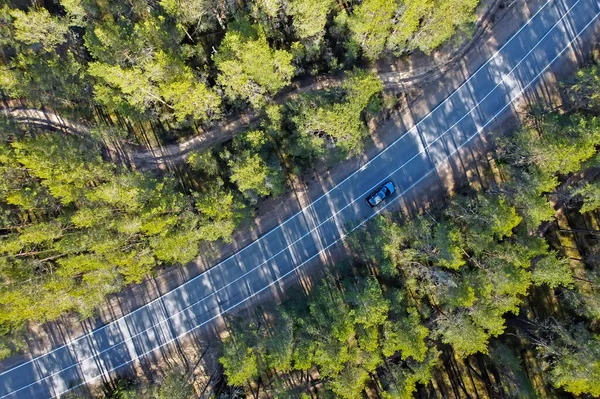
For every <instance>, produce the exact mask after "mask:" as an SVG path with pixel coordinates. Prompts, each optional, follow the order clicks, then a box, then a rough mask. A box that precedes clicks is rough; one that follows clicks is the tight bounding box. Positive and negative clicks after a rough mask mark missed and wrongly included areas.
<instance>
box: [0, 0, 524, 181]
mask: <svg viewBox="0 0 600 399" xmlns="http://www.w3.org/2000/svg"><path fill="white" fill-rule="evenodd" d="M509 1H511V0H484V1H482V5H481V6H480V8H479V10H478V15H479V18H478V22H477V23H476V26H475V30H474V34H473V35H472V37H471V38H470V39H469V40H466V41H463V42H462V43H461V44H460V45H459V46H458V48H452V47H451V46H452V44H447V45H445V46H443V47H442V49H440V50H439V51H436V52H434V53H433V54H432V55H431V56H426V55H424V54H420V53H418V54H416V55H413V56H410V57H403V58H402V59H384V60H382V61H380V62H378V63H377V64H376V65H374V66H373V67H372V71H373V72H375V73H377V74H378V75H379V77H380V79H381V80H382V81H383V84H384V87H385V89H386V90H387V91H389V92H392V93H395V92H404V93H407V92H409V91H410V90H412V89H414V88H415V87H416V86H422V85H424V84H426V83H428V82H431V81H433V80H435V79H438V78H439V77H440V76H442V75H443V74H444V73H445V72H447V71H448V70H449V69H451V68H453V67H454V66H456V64H457V63H458V62H460V60H461V59H462V58H463V57H464V55H465V54H466V53H468V52H469V51H470V50H471V49H472V48H474V47H477V45H478V44H480V41H481V38H482V37H483V36H485V34H486V32H488V33H489V32H490V31H491V28H492V27H493V26H494V25H495V23H496V22H497V21H498V20H499V19H502V18H503V17H504V16H505V15H506V13H507V12H509V11H510V10H511V8H513V7H514V5H515V4H516V2H515V1H512V2H510V3H509ZM342 79H343V74H337V75H331V76H323V77H315V78H306V79H303V80H300V81H297V82H293V83H292V85H291V86H290V87H288V88H287V89H286V90H284V92H282V93H280V94H279V95H277V96H276V97H275V99H274V100H275V102H277V103H280V104H281V103H285V102H287V101H290V100H292V99H293V98H294V97H297V96H298V95H299V94H301V93H305V92H310V91H317V90H322V89H325V88H327V87H331V86H335V85H339V84H340V83H341V80H342ZM6 105H8V104H6ZM0 112H1V113H3V114H4V115H8V116H11V117H12V118H13V119H14V120H15V121H17V122H19V123H23V124H29V125H33V126H36V127H41V128H52V129H56V130H60V131H64V132H65V133H69V134H77V135H86V134H88V133H89V129H90V128H89V127H88V126H86V125H84V124H80V123H74V122H71V121H67V120H64V119H63V118H61V117H60V115H58V114H57V113H55V112H54V111H52V110H40V109H32V108H24V107H11V106H5V107H4V108H0ZM259 121H260V116H259V115H257V113H256V112H253V111H249V112H246V113H243V114H241V115H234V116H231V117H229V118H226V119H223V120H221V121H219V122H218V124H216V125H215V126H213V127H211V128H209V129H207V130H206V131H205V132H204V133H203V134H201V135H196V136H194V137H191V138H189V139H186V140H185V141H182V142H180V143H175V144H169V145H166V146H160V147H153V148H146V149H143V148H140V147H133V146H129V147H128V148H127V152H129V158H130V159H131V160H132V163H133V164H134V166H135V167H136V168H137V169H141V170H148V169H154V168H164V167H165V166H166V165H169V164H178V163H181V162H185V160H186V159H187V157H188V156H189V155H190V153H191V152H192V151H202V150H204V149H207V148H210V147H212V146H214V145H216V144H220V143H223V142H225V141H228V140H230V139H231V138H233V137H234V136H235V135H237V134H239V133H241V132H243V131H245V130H247V129H248V128H249V127H252V126H254V125H256V124H257V123H258V122H259Z"/></svg>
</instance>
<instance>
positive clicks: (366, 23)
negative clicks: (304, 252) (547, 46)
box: [0, 0, 479, 357]
mask: <svg viewBox="0 0 600 399" xmlns="http://www.w3.org/2000/svg"><path fill="white" fill-rule="evenodd" d="M478 3H479V2H478V0H460V1H458V2H457V1H456V0H410V1H388V0H364V1H359V0H337V1H334V0H327V1H322V0H256V1H242V0H191V1H178V0H160V1H159V0H132V1H127V2H125V1H101V0H59V1H56V0H50V1H44V2H41V1H19V2H17V1H5V2H2V6H1V8H0V48H1V55H0V56H1V58H2V62H0V91H1V92H2V96H3V105H2V108H3V109H8V110H10V109H20V108H27V109H38V110H42V111H44V112H51V113H52V114H56V115H58V117H59V118H60V119H61V120H62V119H64V120H69V121H73V122H74V123H76V124H77V126H80V128H78V129H79V130H78V131H76V132H75V133H73V132H70V133H69V134H65V133H64V132H62V131H60V130H57V129H53V128H48V127H47V126H38V125H32V124H27V123H22V122H21V121H19V120H17V119H15V118H11V117H10V113H8V114H6V113H3V114H1V115H0V124H1V126H2V129H1V130H0V137H1V139H2V145H0V175H1V176H0V209H1V210H2V213H1V216H0V279H1V281H2V284H1V287H0V357H6V356H9V355H10V354H12V353H15V352H18V351H20V350H22V349H25V340H24V338H25V335H24V334H25V333H24V329H26V327H27V326H28V325H30V323H33V325H35V323H43V322H47V321H52V320H56V319H58V318H60V317H61V316H62V315H65V314H68V315H72V314H75V315H77V316H78V317H80V318H81V319H85V318H87V317H91V316H94V315H95V310H96V309H97V307H98V306H99V305H101V304H102V303H103V302H104V300H105V298H106V296H107V295H110V294H114V293H117V292H119V291H120V290H122V288H123V287H125V286H127V285H129V284H136V283H140V282H141V281H142V280H143V279H145V278H146V277H148V276H150V275H152V274H154V273H156V272H157V270H159V269H160V268H161V267H166V266H169V265H174V264H186V263H188V262H190V261H191V260H193V259H194V258H195V257H196V256H197V254H198V251H199V246H200V245H202V244H203V243H213V242H227V241H230V240H231V236H232V234H233V232H234V231H236V229H238V228H240V227H243V226H244V225H245V223H248V221H251V220H252V216H253V214H254V212H255V209H256V207H257V204H258V203H260V201H263V200H264V199H265V198H268V197H276V196H279V195H281V194H283V193H285V192H287V191H288V190H289V189H290V184H289V182H290V180H291V179H294V178H297V177H298V176H302V175H303V174H304V173H307V171H310V170H312V168H313V167H314V165H315V164H316V163H318V162H322V163H323V162H324V163H329V164H333V163H335V162H337V161H339V160H341V159H345V158H348V157H350V156H352V155H356V154H360V153H361V151H362V149H363V147H364V144H365V140H366V138H367V137H368V129H367V121H368V120H369V119H371V118H373V117H374V116H375V115H377V114H378V113H380V112H381V110H382V109H383V108H384V107H386V106H389V104H388V103H389V102H390V101H391V102H392V103H393V98H392V99H390V96H389V95H387V94H385V93H383V85H382V83H381V81H380V80H379V78H378V76H377V75H376V74H375V73H374V72H371V71H369V70H367V69H366V68H364V67H365V66H367V65H370V63H375V62H376V61H377V60H378V59H379V58H381V57H401V56H405V55H408V54H410V53H411V52H414V51H420V52H424V53H429V52H431V51H432V50H433V49H435V48H436V47H438V46H439V45H440V44H442V43H444V42H446V41H448V40H449V39H451V38H452V37H454V35H456V34H457V33H458V34H459V35H463V36H464V37H468V35H469V32H470V30H471V29H472V27H473V24H474V22H475V18H476V17H475V10H476V7H477V6H478ZM452 40H454V39H452ZM333 74H337V75H336V76H338V78H337V80H336V84H333V85H331V86H328V87H324V88H321V89H319V90H309V91H306V92H302V93H300V94H298V95H297V96H294V97H293V98H286V101H278V97H277V96H278V95H281V93H284V92H285V91H286V90H288V91H289V90H293V88H292V86H291V85H292V84H294V83H301V82H303V81H305V80H306V79H311V78H312V77H315V76H318V75H324V76H326V75H333ZM386 104H388V105H386ZM244 113H251V114H252V115H255V116H256V121H255V123H253V124H250V125H249V126H248V127H247V128H246V129H244V130H243V131H241V132H239V134H235V135H234V137H233V139H228V140H226V141H225V142H223V143H221V144H217V145H215V146H213V147H211V148H209V149H207V150H204V151H201V152H192V153H190V154H188V156H187V157H186V158H185V162H184V163H181V164H178V165H175V166H174V167H173V168H171V169H167V170H165V169H160V168H159V167H157V165H153V166H150V167H141V166H140V165H138V164H136V161H135V159H134V158H135V157H134V156H133V153H134V152H136V151H138V150H139V149H140V148H147V147H152V148H153V147H157V146H158V147H160V146H162V145H165V144H168V143H174V142H175V143H176V142H178V141H180V140H183V139H186V138H190V137H193V136H198V135H202V134H203V133H204V132H206V131H208V130H210V129H219V128H220V127H221V126H223V125H222V124H224V123H225V122H227V121H229V120H231V119H232V118H235V117H237V116H239V115H243V114H244ZM146 166H147V165H146Z"/></svg>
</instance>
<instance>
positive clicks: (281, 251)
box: [0, 0, 600, 399]
mask: <svg viewBox="0 0 600 399" xmlns="http://www.w3.org/2000/svg"><path fill="white" fill-rule="evenodd" d="M599 14H600V2H599V0H549V1H548V2H546V3H544V4H542V5H541V6H540V8H539V9H538V10H537V12H536V14H535V15H534V16H533V17H532V18H531V19H530V20H529V21H528V22H527V23H526V24H525V25H524V26H523V27H522V28H521V29H520V30H519V31H518V32H517V33H516V34H515V35H514V36H512V37H511V38H510V39H509V40H508V41H507V42H506V43H504V45H503V46H502V47H501V48H500V50H499V51H498V52H497V53H495V54H494V55H493V56H492V57H491V58H490V59H489V60H488V61H487V62H486V63H485V64H484V65H483V66H482V67H481V68H479V69H478V70H477V71H473V73H472V74H471V75H470V76H469V77H468V78H467V79H466V81H465V82H464V83H463V84H462V85H461V86H460V87H459V88H458V89H457V90H456V91H455V92H454V93H453V94H451V95H450V96H449V97H448V98H447V99H446V100H444V101H443V102H442V103H440V104H439V105H438V106H436V107H435V108H434V109H433V110H432V111H431V113H430V114H428V115H427V116H426V117H425V118H423V119H422V120H421V121H420V122H418V123H417V125H416V126H415V127H414V128H412V129H411V130H409V131H407V132H398V137H399V138H398V139H397V140H396V141H395V142H394V143H393V144H391V145H390V146H388V147H387V148H385V149H384V150H383V151H382V152H381V153H379V154H378V155H377V156H376V157H374V158H373V159H372V160H370V161H369V162H368V163H367V164H365V165H364V166H362V167H361V168H360V169H359V170H357V171H355V172H354V173H353V174H352V175H350V176H349V177H348V178H346V179H345V180H343V181H342V182H341V183H339V184H338V185H337V186H335V187H334V188H333V189H332V190H330V191H329V192H327V193H326V194H324V195H323V196H321V197H319V198H316V199H315V200H314V201H313V202H312V204H311V205H310V206H308V207H307V208H305V209H303V210H302V211H300V212H299V213H297V214H295V215H293V216H292V217H290V218H289V219H287V220H286V221H285V222H283V223H282V224H281V225H279V226H278V227H277V228H275V229H273V230H271V231H270V232H268V233H266V234H265V235H264V236H262V237H260V238H259V239H257V240H256V241H254V242H253V243H251V244H250V245H248V246H247V247H245V248H244V249H242V250H240V251H239V252H237V253H236V254H234V255H232V256H231V257H229V258H227V259H226V260H225V261H223V262H221V263H219V264H217V265H215V266H214V267H213V268H211V269H210V270H208V271H207V272H205V273H203V274H201V275H199V276H198V277H196V278H194V279H192V280H190V281H188V282H186V283H185V284H183V285H181V286H179V287H178V288H176V289H174V290H173V291H170V292H168V293H166V294H165V295H163V296H162V297H161V298H159V299H157V300H155V301H153V302H150V303H148V304H147V305H145V306H143V307H141V308H139V309H137V310H135V311H134V312H132V313H129V314H128V315H126V316H124V317H122V318H120V319H118V320H116V321H114V322H112V323H110V324H107V325H105V326H103V327H101V328H99V329H97V330H94V331H93V332H91V333H89V334H87V335H84V336H82V337H80V338H78V339H76V340H74V341H72V342H70V343H69V344H67V345H63V346H61V347H57V348H55V349H53V350H52V351H50V352H48V353H46V354H44V355H42V356H40V357H37V358H35V359H33V360H29V361H26V362H23V363H21V364H19V365H17V366H14V367H13V368H11V369H9V370H6V371H4V372H2V373H0V399H4V398H46V397H55V396H59V395H61V394H63V393H65V392H67V391H69V390H71V389H73V388H75V387H77V386H80V385H82V384H85V383H87V382H90V381H93V380H95V379H97V378H100V377H101V376H102V375H103V374H105V373H109V372H111V371H113V370H116V369H119V368H120V367H123V366H125V365H128V364H130V363H131V362H133V361H135V360H136V359H138V358H140V357H142V356H145V355H147V354H149V353H151V352H153V351H155V350H157V349H159V348H161V347H163V346H165V345H169V344H170V343H172V342H173V341H175V340H177V339H178V338H180V337H182V336H184V335H186V334H188V333H189V332H191V331H193V330H195V329H197V328H199V327H201V326H203V325H205V324H206V323H210V322H211V321H213V320H215V319H216V318H217V317H219V316H220V315H222V314H223V313H225V312H228V311H230V310H232V309H234V308H236V307H237V306H240V305H241V304H243V303H244V302H245V301H247V300H248V299H250V298H252V297H254V296H256V295H258V294H259V293H261V292H263V291H265V290H267V289H269V288H270V287H271V286H273V285H274V284H278V282H279V281H280V280H281V279H283V278H284V277H285V276H287V275H289V274H291V273H294V272H295V271H296V270H297V269H298V268H300V267H302V266H303V265H304V264H306V263H307V262H309V261H310V260H312V259H314V258H315V257H318V256H319V255H320V254H322V253H323V252H324V251H326V250H327V249H328V248H330V247H331V246H333V245H335V244H336V243H337V242H339V240H340V239H341V238H343V237H344V236H345V235H346V234H348V233H349V231H348V229H346V228H345V226H346V225H347V222H349V221H360V222H361V224H362V223H364V222H365V221H366V220H368V219H370V218H372V217H373V216H374V215H376V213H378V212H381V211H383V210H384V209H385V208H386V207H387V206H389V205H390V204H392V203H393V202H394V201H395V200H397V199H398V198H400V197H401V196H402V195H403V194H405V193H406V192H408V191H409V190H411V189H412V188H413V187H415V186H416V185H417V184H419V183H420V182H423V181H424V180H427V179H428V178H430V177H431V176H432V175H434V170H435V167H436V166H438V165H440V164H441V163H443V162H445V161H446V160H447V159H448V158H449V157H450V156H452V155H453V154H454V153H456V152H457V151H458V150H459V149H460V148H461V147H463V146H465V145H467V144H468V143H469V141H470V140H471V139H473V138H474V137H476V136H477V135H478V134H479V133H480V132H481V131H483V130H484V129H485V128H486V127H487V126H488V125H490V124H491V123H493V121H494V120H495V118H497V117H499V116H501V115H502V113H503V112H507V110H508V108H509V107H510V106H511V104H512V103H513V102H514V101H515V100H517V99H518V98H519V97H520V95H521V94H522V93H523V92H524V91H525V90H526V89H527V88H529V87H530V86H531V85H534V84H535V82H536V81H537V79H538V78H539V77H540V75H541V74H542V73H543V72H544V71H546V70H547V69H548V68H550V66H551V65H552V64H553V63H554V62H555V61H557V60H558V59H559V58H560V57H564V56H566V53H567V52H568V50H569V48H570V47H571V45H572V44H573V43H574V42H575V40H576V38H577V37H578V36H579V35H585V34H586V32H590V31H591V30H592V29H594V28H596V27H597V25H598V16H599ZM387 180H391V181H393V182H394V184H395V185H396V187H397V188H398V191H397V192H396V193H395V194H394V195H393V196H392V197H391V198H390V199H388V200H387V202H385V203H384V204H383V205H381V206H379V207H378V208H375V209H371V208H370V207H369V206H368V205H367V204H366V202H365V197H366V196H367V195H368V194H369V193H370V192H372V191H373V189H374V188H376V187H377V186H378V185H380V184H381V183H383V182H384V181H387Z"/></svg>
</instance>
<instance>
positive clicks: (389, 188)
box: [367, 181, 396, 208]
mask: <svg viewBox="0 0 600 399" xmlns="http://www.w3.org/2000/svg"><path fill="white" fill-rule="evenodd" d="M395 191H396V186H394V183H392V182H391V181H388V182H386V183H383V186H381V187H379V188H378V189H377V190H375V191H374V192H373V193H371V195H369V196H368V197H367V204H369V206H370V207H371V208H374V207H376V206H377V205H379V204H380V203H381V201H383V200H384V199H386V198H387V197H389V196H390V195H392V194H393V193H394V192H395Z"/></svg>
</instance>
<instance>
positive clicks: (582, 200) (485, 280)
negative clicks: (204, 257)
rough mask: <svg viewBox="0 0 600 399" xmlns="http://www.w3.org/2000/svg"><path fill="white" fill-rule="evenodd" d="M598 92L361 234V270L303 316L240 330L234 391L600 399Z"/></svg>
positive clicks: (230, 375) (527, 127)
mask: <svg viewBox="0 0 600 399" xmlns="http://www.w3.org/2000/svg"><path fill="white" fill-rule="evenodd" d="M599 82H600V67H598V65H592V66H589V67H586V68H584V69H581V70H580V71H579V72H578V74H577V76H576V77H575V78H574V79H572V80H570V81H567V82H565V84H564V86H563V87H562V90H561V92H562V93H563V97H564V104H563V105H562V106H561V107H560V108H556V107H552V108H551V107H548V106H543V105H542V104H536V105H535V106H532V107H530V111H529V113H528V116H527V117H526V118H524V120H523V121H522V125H521V127H520V128H519V129H518V130H517V131H516V132H515V133H513V134H510V135H499V136H498V137H497V139H496V146H495V149H494V150H493V152H492V153H491V154H490V155H491V156H492V157H491V158H490V159H491V161H490V162H489V166H488V168H487V169H488V170H487V171H486V172H487V174H486V177H485V183H484V184H481V185H479V184H465V185H464V186H463V187H461V188H460V189H459V190H457V192H456V194H455V195H453V196H451V197H449V198H447V199H446V201H444V203H443V204H438V205H437V206H433V207H429V208H428V209H425V210H424V211H423V212H422V213H420V214H418V215H415V216H409V215H406V214H402V213H400V214H386V215H382V216H379V217H378V218H376V219H375V220H373V221H372V222H370V224H369V225H368V226H367V227H366V228H363V229H359V230H357V231H355V232H354V233H352V235H351V236H350V237H349V238H348V239H347V240H346V245H347V246H348V247H349V249H350V250H351V252H352V254H353V256H352V258H351V259H349V260H348V261H345V262H342V263H340V264H337V265H335V266H332V267H330V268H329V269H328V271H327V277H326V278H325V279H324V281H322V282H320V283H319V284H318V285H317V287H316V288H315V289H314V290H313V291H312V292H310V293H309V294H308V299H307V301H306V302H305V303H304V302H299V301H297V300H291V299H290V300H287V301H284V304H283V306H281V307H266V308H263V309H257V310H254V311H252V310H250V311H249V312H248V313H249V315H250V316H249V315H243V316H240V317H239V318H235V317H232V318H231V319H230V322H229V330H230V336H229V337H228V338H227V339H226V340H225V341H224V348H223V354H222V356H221V358H220V362H221V364H222V365H223V368H224V373H225V375H226V383H227V384H228V385H229V386H234V387H240V388H241V389H243V390H244V391H245V392H246V394H247V395H249V396H250V395H252V396H254V397H258V395H259V391H261V390H262V391H264V392H263V393H264V394H266V395H268V396H271V397H313V396H315V395H316V396H318V397H340V398H347V399H352V398H362V397H364V394H365V393H367V394H368V396H369V397H379V398H411V397H415V396H416V397H423V398H425V397H427V398H432V397H437V398H446V397H457V398H458V397H467V398H468V397H478V398H479V397H490V398H540V397H542V398H546V397H547V398H555V397H561V398H562V397H565V398H567V397H598V396H600V330H599V329H598V327H599V323H598V321H599V320H600V313H599V310H600V289H599V287H600V256H599V255H600V245H599V242H598V237H600V227H599V221H600V219H599V216H600V179H599V177H600V173H599V172H600V153H599V152H598V148H599V146H600V119H598V118H599V115H600V113H599V112H600V101H599V98H600V96H599V95H600V85H599ZM290 298H294V295H293V294H291V295H290ZM249 317H251V318H250V320H252V321H251V322H248V320H249ZM224 392H228V391H226V390H225V391H224Z"/></svg>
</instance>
